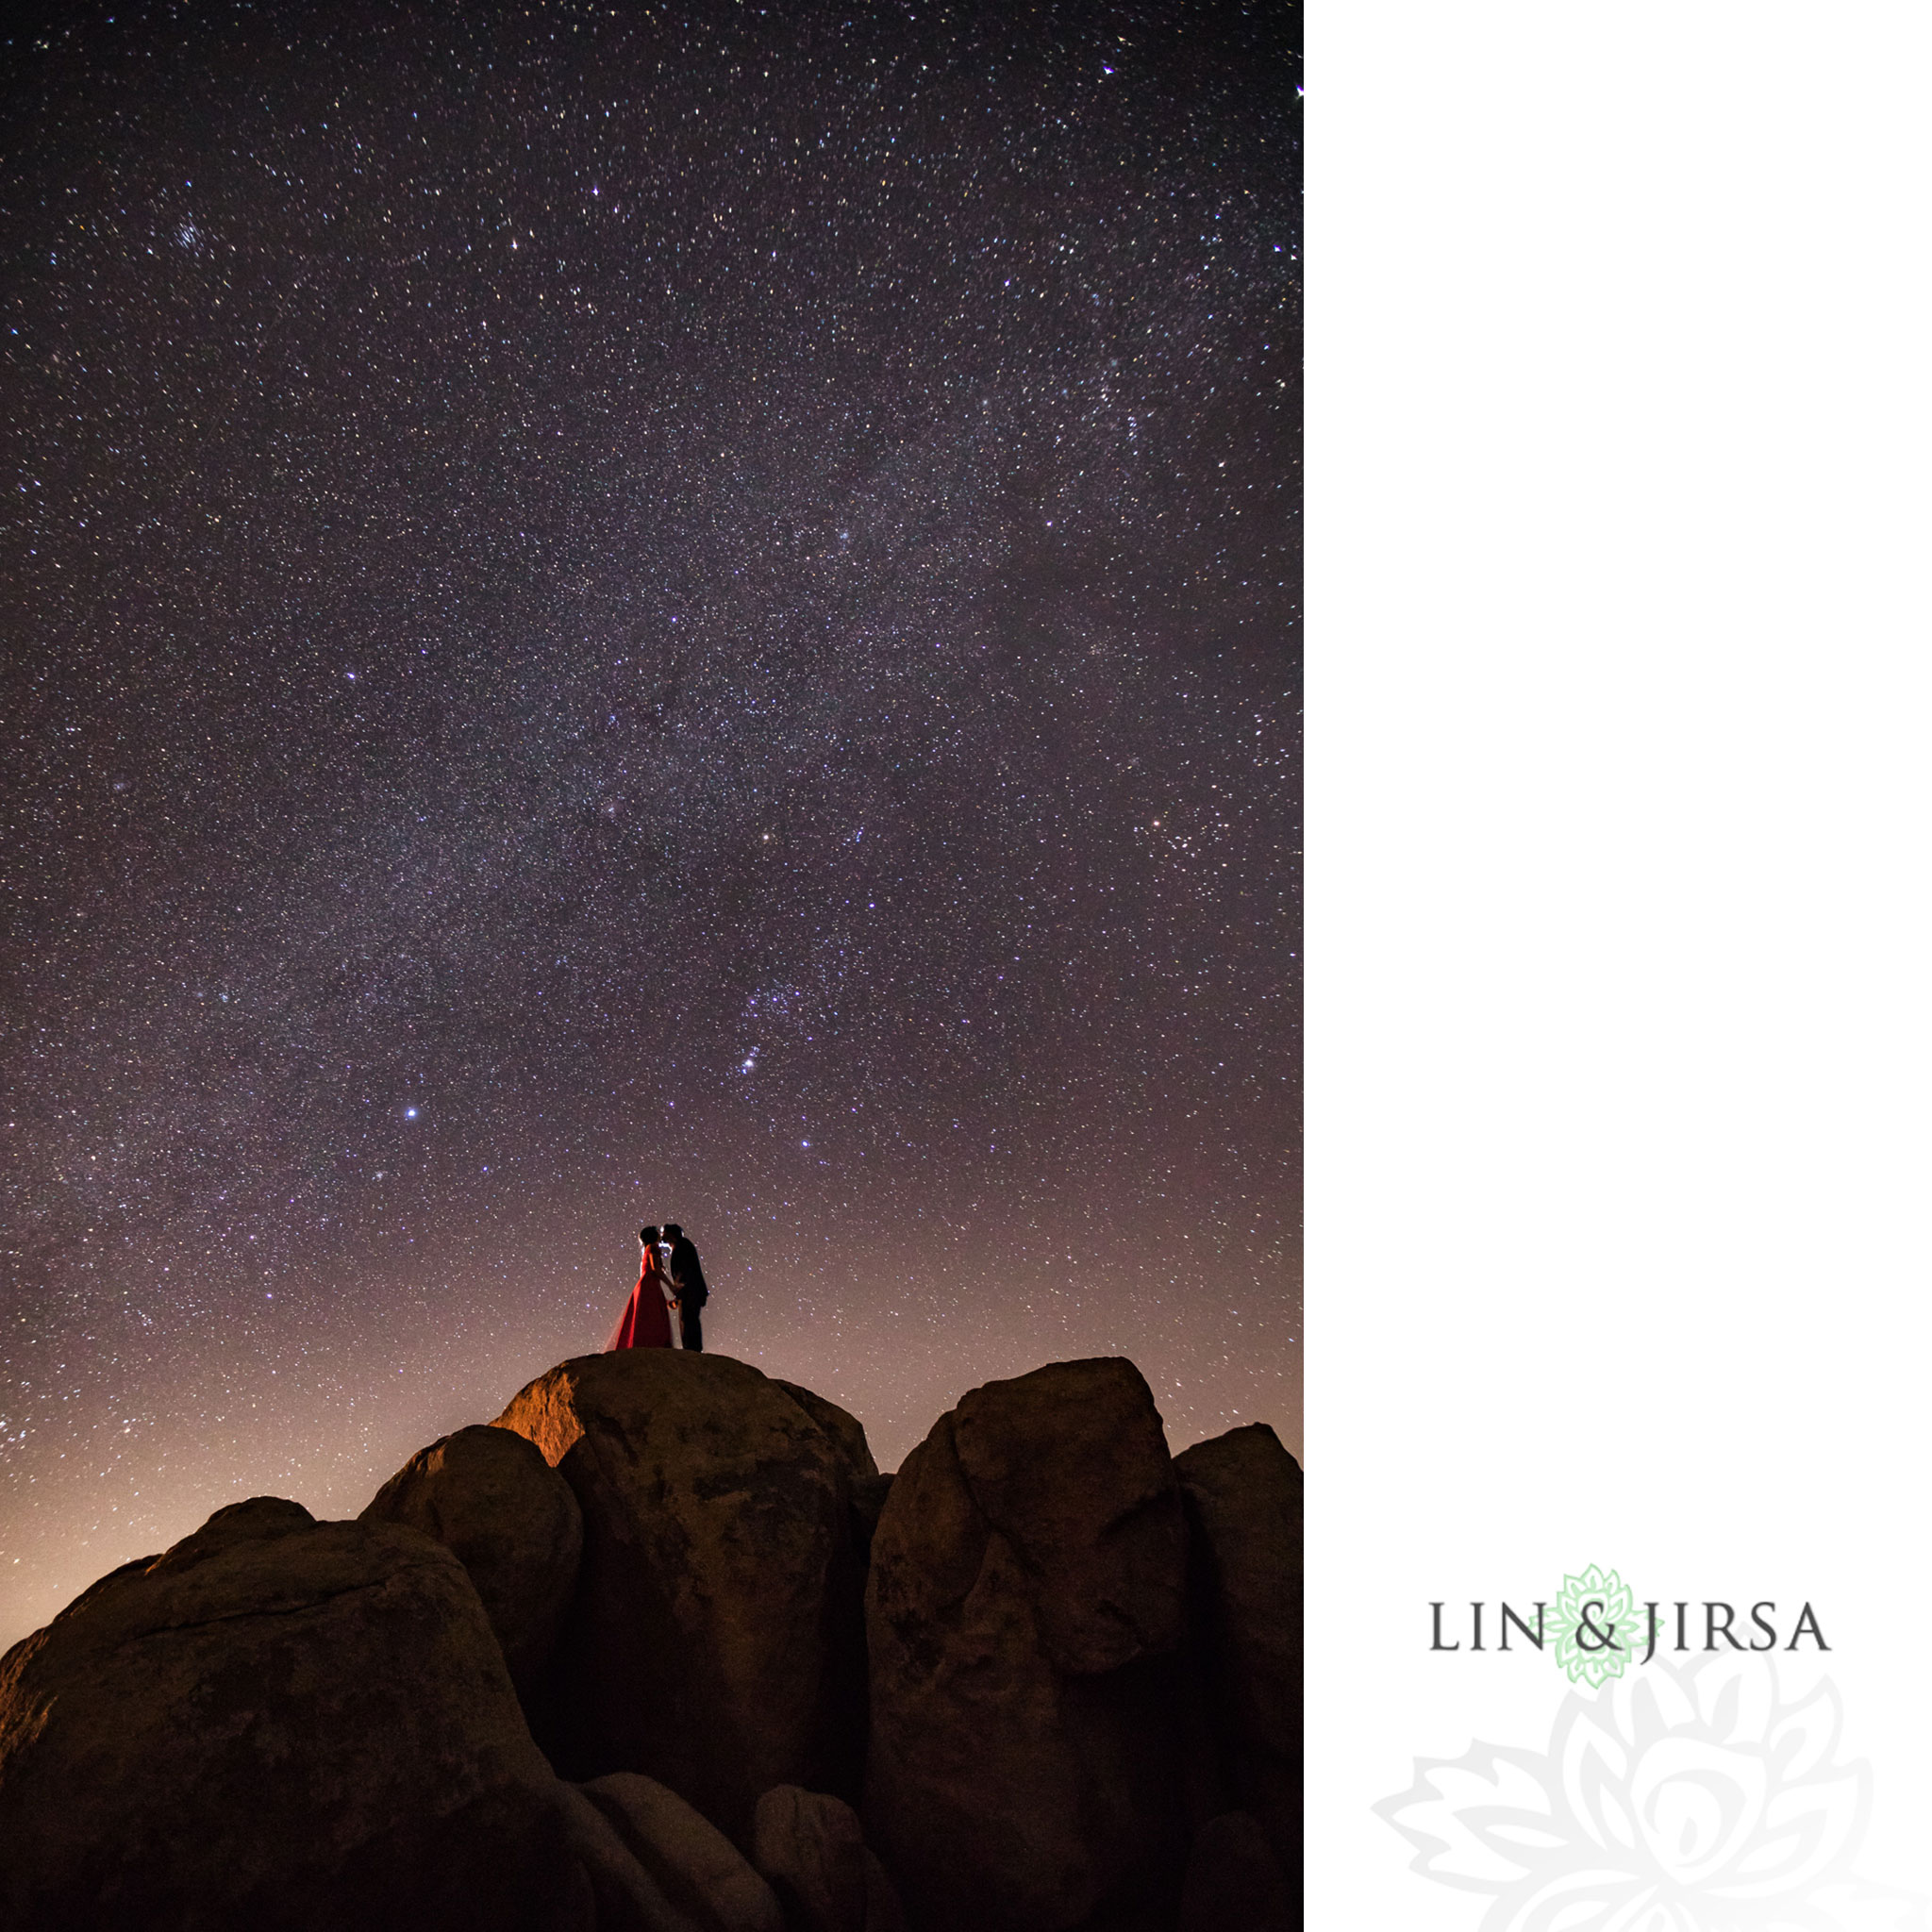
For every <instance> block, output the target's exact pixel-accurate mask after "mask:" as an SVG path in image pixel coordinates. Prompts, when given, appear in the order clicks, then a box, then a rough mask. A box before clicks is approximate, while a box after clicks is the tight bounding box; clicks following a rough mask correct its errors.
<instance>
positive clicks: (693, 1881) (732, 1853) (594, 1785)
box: [582, 1771, 785, 1932]
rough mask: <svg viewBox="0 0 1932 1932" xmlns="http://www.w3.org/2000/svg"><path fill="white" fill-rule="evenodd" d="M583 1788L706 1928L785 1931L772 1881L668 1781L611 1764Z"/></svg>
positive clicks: (694, 1920) (668, 1893) (696, 1921)
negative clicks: (604, 1774)
mask: <svg viewBox="0 0 1932 1932" xmlns="http://www.w3.org/2000/svg"><path fill="white" fill-rule="evenodd" d="M582 1789H583V1793H584V1796H585V1797H586V1798H588V1799H589V1800H590V1801H591V1803H592V1804H594V1805H595V1806H596V1807H597V1808H598V1809H599V1810H600V1811H601V1812H603V1814H604V1816H605V1817H606V1818H607V1819H608V1820H609V1822H610V1824H611V1825H612V1827H613V1828H614V1829H615V1830H616V1832H617V1835H618V1837H619V1838H620V1839H622V1840H624V1843H625V1847H626V1848H627V1849H628V1850H629V1852H630V1853H631V1856H632V1857H635V1858H636V1859H637V1861H638V1862H639V1863H640V1864H641V1866H643V1868H644V1869H645V1871H647V1872H648V1873H649V1874H651V1876H652V1878H653V1879H655V1880H656V1881H657V1883H658V1887H659V1888H660V1889H661V1890H662V1891H663V1892H664V1894H665V1896H666V1897H667V1898H669V1899H670V1900H671V1902H672V1903H673V1904H674V1905H675V1906H676V1907H678V1908H679V1909H680V1910H681V1911H682V1912H683V1913H684V1914H685V1915H686V1916H687V1917H688V1918H689V1919H691V1922H692V1923H693V1924H696V1925H698V1926H700V1927H702V1928H703V1932H785V1915H784V1913H783V1911H782V1910H781V1909H780V1907H779V1905H778V1901H777V1899H776V1898H775V1897H774V1895H773V1892H772V1888H771V1887H770V1886H769V1885H768V1884H766V1882H765V1881H764V1879H763V1878H761V1877H760V1876H759V1875H758V1873H757V1871H756V1870H754V1869H753V1867H752V1865H751V1863H750V1861H749V1860H747V1859H746V1858H745V1857H744V1855H743V1854H742V1853H741V1852H740V1851H739V1849H738V1847H737V1846H736V1845H734V1844H733V1843H732V1842H731V1840H729V1839H728V1838H726V1837H725V1836H724V1833H723V1832H722V1831H720V1830H719V1829H718V1827H717V1826H716V1825H715V1824H712V1823H711V1821H710V1820H709V1819H708V1818H706V1817H704V1816H703V1815H702V1814H701V1813H699V1812H697V1811H695V1810H693V1809H692V1808H691V1806H689V1805H687V1804H686V1803H685V1802H684V1800H683V1799H682V1798H680V1797H679V1796H678V1795H677V1793H676V1792H675V1791H674V1790H671V1788H670V1787H669V1786H668V1785H660V1784H659V1783H658V1781H657V1779H656V1778H650V1777H645V1776H643V1775H642V1774H641V1773H639V1772H634V1771H614V1772H612V1773H610V1774H609V1775H608V1777H600V1778H592V1779H591V1782H590V1783H589V1784H587V1785H585V1786H584V1787H583V1788H582ZM600 1932H601V1928H600Z"/></svg>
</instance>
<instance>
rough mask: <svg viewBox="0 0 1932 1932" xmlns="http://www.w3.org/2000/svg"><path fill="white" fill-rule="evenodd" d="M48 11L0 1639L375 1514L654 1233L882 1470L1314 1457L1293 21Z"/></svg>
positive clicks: (4, 529) (8, 410)
mask: <svg viewBox="0 0 1932 1932" xmlns="http://www.w3.org/2000/svg"><path fill="white" fill-rule="evenodd" d="M1002 11H1004V12H1006V13H1008V16H1009V17H1008V20H1007V21H1006V22H1005V24H1002V23H1001V21H1000V19H999V15H1000V13H1001V12H1002ZM109 16H111V19H110V17H109ZM48 19H49V20H50V21H51V23H52V24H51V25H48V26H47V27H46V28H45V29H44V30H43V31H40V32H35V31H32V30H28V31H25V32H23V33H20V34H17V35H16V37H15V38H14V39H13V40H12V41H11V42H9V43H8V44H6V45H5V46H4V47H0V242H4V249H5V261H6V264H7V273H6V275H5V281H4V289H0V305H4V306H0V358H4V359H0V368H4V375H0V488H4V491H5V493H6V496H7V499H8V513H7V514H6V516H5V518H4V524H0V584H4V597H0V608H4V624H5V641H6V652H5V674H4V685H0V692H4V701H5V718H6V721H7V722H6V730H7V734H8V740H9V748H8V757H7V759H6V777H5V780H4V798H0V889H4V894H5V914H6V938H5V956H4V968H5V999H4V1048H0V1050H4V1077H5V1084H6V1092H5V1100H4V1107H5V1113H4V1131H5V1136H6V1139H5V1147H6V1158H5V1222H6V1244H5V1245H6V1251H7V1252H6V1285H5V1289H4V1293H0V1643H5V1642H7V1641H11V1640H12V1639H14V1638H17V1637H19V1636H21V1635H23V1634H24V1633H25V1631H26V1630H27V1629H29V1628H30V1627H32V1626H33V1625H34V1624H38V1623H41V1622H43V1621H44V1620H45V1619H46V1618H47V1617H48V1616H49V1615H50V1614H51V1613H52V1612H53V1611H54V1610H55V1609H56V1608H57V1607H58V1606H59V1605H60V1604H62V1603H64V1602H65V1601H67V1600H68V1599H69V1598H70V1597H71V1596H73V1595H74V1594H75V1592H76V1591H79V1590H80V1589H81V1588H82V1587H83V1586H84V1585H86V1584H87V1583H88V1582H90V1581H91V1580H92V1578H94V1577H95V1576H97V1575H99V1574H102V1573H103V1572H105V1571H106V1570H108V1569H109V1568H111V1567H112V1566H113V1565H114V1564H116V1563H119V1562H122V1561H124V1560H125V1559H127V1558H129V1557H134V1556H138V1555H141V1554H142V1553H143V1552H145V1551H149V1550H154V1549H158V1548H160V1547H162V1546H163V1545H165V1544H166V1543H167V1542H169V1541H172V1540H173V1539H175V1538H176V1537H178V1536H180V1535H181V1534H183V1533H185V1532H186V1531H187V1530H188V1529H189V1528H191V1527H192V1526H193V1525H194V1524H197V1523H199V1522H200V1521H201V1520H202V1518H203V1517H204V1516H206V1515H207V1514H208V1511H209V1510H211V1509H213V1508H216V1507H220V1506H221V1505H223V1504H225V1503H227V1502H231V1501H234V1500H237V1499H238V1498H240V1497H242V1496H245V1495H250V1494H258V1493H264V1492H266V1493H276V1494H282V1495H290V1496H293V1497H295V1498H297V1499H298V1500H300V1501H302V1502H304V1503H306V1504H307V1505H308V1507H310V1508H312V1509H314V1510H315V1511H316V1512H317V1513H318V1514H321V1515H347V1514H353V1513H354V1512H355V1511H356V1510H358V1508H360V1507H361V1506H362V1505H363V1504H364V1503H365V1502H366V1501H367V1500H368V1498H369V1496H370V1495H371V1494H372V1493H373V1492H374V1491H375V1487H376V1486H377V1484H378V1483H379V1482H380V1481H381V1480H382V1479H383V1478H384V1477H386V1476H387V1475H388V1474H390V1473H391V1471H392V1470H393V1469H394V1468H395V1467H397V1466H398V1465H399V1464H400V1463H401V1462H402V1461H403V1460H404V1459H405V1458H406V1457H408V1455H409V1454H410V1453H412V1452H413V1451H414V1450H415V1449H417V1448H419V1447H420V1446H422V1445H423V1444H424V1443H425V1442H426V1441H430V1440H431V1439H433V1438H434V1437H435V1436H437V1435H439V1434H441V1433H442V1432H444V1431H445V1430H447V1429H449V1428H452V1427H455V1426H458V1425H459V1424H463V1423H465V1422H473V1421H487V1420H488V1419H489V1418H491V1416H493V1415H494V1414H496V1413H497V1412H498V1410H499V1408H500V1407H502V1405H503V1403H504V1402H505V1401H506V1400H507V1399H508V1397H509V1396H510V1395H511V1394H512V1393H514V1392H515V1391H516V1390H517V1389H518V1388H519V1387H521V1386H522V1384H523V1383H525V1381H527V1380H528V1379H529V1378H530V1377H532V1376H534V1375H536V1374H541V1372H542V1371H543V1370H544V1369H546V1368H548V1367H549V1366H550V1365H551V1364H552V1363H554V1362H555V1361H557V1360H558V1359H560V1358H562V1357H565V1356H568V1355H571V1354H575V1353H582V1352H584V1351H586V1350H589V1349H592V1348H595V1347H596V1346H598V1345H599V1344H600V1343H601V1341H602V1340H603V1338H604V1335H605V1333H606V1332H607V1330H608V1327H609V1324H610V1323H611V1321H612V1320H613V1318H614V1316H615V1314H616V1311H617V1309H618V1308H619V1307H621V1306H622V1304H623V1302H624V1299H625V1295H626V1294H627V1293H628V1291H629V1289H630V1287H631V1286H632V1284H633V1282H634V1281H635V1279H636V1272H637V1241H636V1229H637V1227H638V1225H639V1224H640V1223H641V1222H642V1221H645V1220H665V1219H671V1220H677V1221H680V1222H682V1223H683V1224H684V1225H685V1226H686V1228H687V1229H688V1231H689V1232H690V1233H691V1235H692V1236H693V1237H694V1239H695V1240H696V1241H697V1244H698V1247H699V1249H700V1251H701V1253H702V1255H703V1257H704V1260H705V1266H706V1272H707V1274H708V1276H709V1279H710V1282H711V1286H712V1291H713V1293H712V1302H711V1306H710V1307H709V1309H708V1311H707V1316H706V1331H707V1340H708V1345H709V1346H711V1347H712V1348H713V1349H714V1350H716V1351H718V1352H722V1353H724V1354H730V1355H736V1356H740V1357H743V1358H744V1359H746V1360H749V1361H752V1362H755V1363H757V1364H758V1366H760V1367H761V1368H764V1369H765V1370H767V1371H768V1372H769V1373H772V1374H779V1375H783V1376H786V1377H787V1378H789V1379H793V1380H799V1381H804V1382H807V1383H809V1384H810V1385H812V1386H813V1387H815V1388H817V1389H819V1390H821V1391H824V1393H826V1394H827V1395H830V1396H832V1397H833V1398H834V1399H836V1400H838V1401H840V1402H841V1403H843V1404H844V1405H845V1406H846V1407H849V1408H851V1409H852V1410H853V1411H854V1412H855V1413H857V1414H858V1416H859V1417H860V1418H861V1419H862V1420H863V1421H864V1422H865V1424H867V1426H868V1428H869V1430H870V1432H871V1434H872V1438H873V1441H874V1446H875V1448H876V1449H877V1451H878V1454H879V1458H880V1463H881V1466H882V1467H885V1468H891V1467H893V1466H895V1465H896V1463H897V1462H898V1460H899V1458H900V1457H902V1456H903V1455H904V1454H905V1452H906V1451H907V1449H908V1448H909V1447H910V1446H911V1444H912V1443H913V1442H915V1441H917V1440H919V1438H920V1437H921V1436H923V1435H924V1432H925V1430H926V1428H927V1427H928V1425H929V1424H930V1423H931V1421H932V1419H933V1418H934V1416H936V1415H937V1414H938V1413H939V1412H940V1411H941V1409H942V1408H944V1407H947V1406H948V1405H950V1404H951V1403H952V1402H953V1401H954V1400H955V1399H956V1398H957V1397H958V1395H959V1394H960V1393H961V1392H962V1391H964V1390H966V1389H967V1388H969V1387H971V1386H972V1385H974V1383H977V1382H980V1381H983V1380H985V1379H987V1378H988V1377H989V1376H991V1375H998V1374H1012V1373H1016V1372H1019V1371H1021V1370H1024V1369H1026V1368H1030V1367H1033V1366H1035V1365H1037V1364H1038V1363H1040V1362H1041V1361H1045V1360H1049V1359H1055V1358H1059V1357H1071V1356H1081V1355H1091V1354H1100V1353H1108V1352H1124V1353H1126V1354H1129V1355H1131V1356H1132V1357H1134V1358H1135V1359H1136V1360H1137V1361H1138V1362H1139V1363H1140V1364H1141V1367H1142V1369H1143V1370H1144V1371H1145V1373H1146V1374H1147V1375H1148V1378H1149V1380H1150V1382H1151V1383H1152V1384H1153V1386H1154V1390H1155V1393H1156V1396H1157V1399H1158V1402H1159V1405H1160V1407H1161V1410H1162V1413H1163V1415H1164V1416H1165V1418H1166V1420H1167V1424H1168V1429H1169V1434H1170V1437H1171V1439H1172V1441H1174V1446H1175V1447H1176V1448H1178V1447H1180V1446H1181V1445H1182V1444H1183V1443H1185V1442H1188V1441H1194V1440H1197V1439H1198V1438H1200V1437H1202V1436H1204V1435H1209V1434H1214V1433H1217V1432H1218V1431H1220V1430H1221V1429H1223V1428H1225V1427H1228V1426H1230V1425H1231V1424H1235V1423H1239V1422H1245V1421H1249V1420H1255V1419H1261V1420H1267V1421H1270V1422H1273V1423H1274V1424H1275V1425H1276V1426H1277V1427H1278V1428H1279V1429H1280V1430H1281V1432H1282V1434H1283V1436H1284V1437H1285V1438H1286V1439H1287V1440H1288V1441H1290V1443H1291V1446H1294V1447H1297V1448H1298V1447H1299V1443H1300V1418H1301V1402H1300V1373H1301V1364H1300V1358H1299V1357H1300V1345H1299V1333H1300V1266H1299V1243H1298V1236H1297V1232H1296V1231H1297V1228H1298V1224H1299V1209H1298V1192H1297V1190H1298V1181H1299V1107H1300V1077H1299V1075H1300V1052H1299V1033H1298V985H1299V961H1298V959H1297V957H1296V955H1297V953H1298V951H1299V942H1298V940H1297V938H1296V932H1297V924H1298V897H1297V893H1298V877H1299V873H1298V864H1299V856H1298V844H1299V836H1298V829H1297V825H1298V821H1297V809H1298V807H1297V800H1298V772H1299V759H1298V749H1297V747H1298V728H1299V711H1298V695H1297V692H1298V683H1299V658H1300V631H1299V627H1298V622H1297V611H1298V603H1297V584H1298V558H1299V548H1298V505H1299V468H1298V447H1299V444H1298V422H1299V407H1300V379H1299V342H1300V304H1299V288H1300V262H1299V254H1300V251H1299V246H1298V235H1299V193H1300V155H1299V146H1298V133H1299V125H1300V124H1299V106H1298V101H1299V96H1298V90H1297V85H1296V82H1297V79H1298V74H1299V69H1298V65H1297V63H1296V60H1295V58H1294V52H1293V47H1294V41H1295V37H1296V35H1297V33H1298V25H1297V22H1296V17H1295V16H1294V14H1293V13H1292V12H1291V11H1290V10H1288V9H1286V8H1281V7H1259V8H1249V9H1245V10H1243V9H1240V8H1217V7H1213V6H1200V5H1194V6H1181V5H1176V6H1168V7H1164V8H1138V7H1114V8H1087V7H1072V6H1063V7H1045V8H1039V9H1035V10H1032V11H1029V12H1027V13H1025V14H1024V15H1020V14H1019V13H1018V12H1017V11H1016V10H1012V9H990V10H983V11H982V10H978V9H964V8H943V7H939V6H933V7H927V6H924V5H917V4H915V5H910V6H891V7H886V6H853V7H850V8H844V9H839V8H807V9H798V8H791V9H787V8H770V9H760V8H755V7H750V6H721V5H715V4H706V5H696V6H691V7H686V8H641V7H630V6H621V5H612V4H608V0H607V4H605V5H602V6H595V7H592V6H577V5H566V4H536V0H532V4H529V5H526V6H523V7H516V8H508V7H507V8H497V9H493V10H492V9H488V8H460V9H458V8H454V7H436V6H430V5H419V6H408V7H391V8H375V7H331V8H275V7H270V6H240V7H237V6H233V5H222V6H215V5H197V6H192V7H191V6H188V5H185V4H184V5H179V6H166V7H150V8H141V7H128V6H121V7H118V8H117V7H114V6H111V5H109V6H102V7H92V6H87V7H72V6H70V7H67V8H62V9H59V10H58V13H51V12H50V14H49V15H48ZM1016 21H1024V25H1015V24H1014V23H1015V22H1016Z"/></svg>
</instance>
